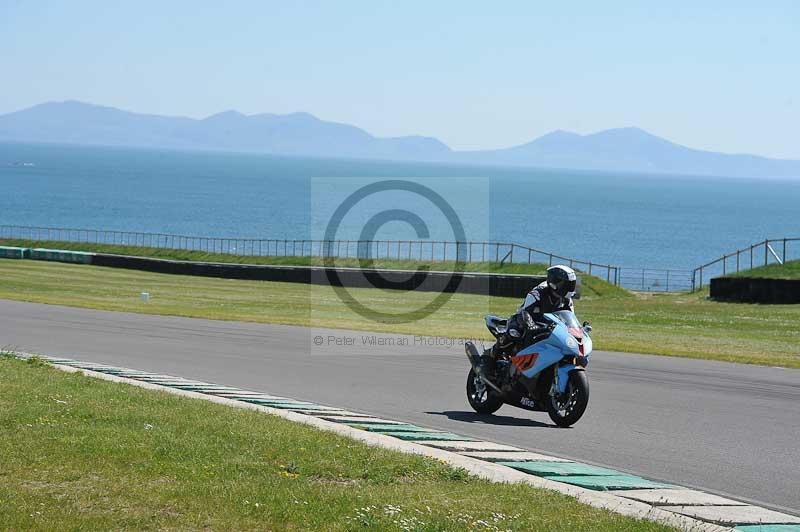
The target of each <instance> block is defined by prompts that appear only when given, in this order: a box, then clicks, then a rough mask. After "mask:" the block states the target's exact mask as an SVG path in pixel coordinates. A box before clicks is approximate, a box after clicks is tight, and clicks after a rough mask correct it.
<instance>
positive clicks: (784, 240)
mask: <svg viewBox="0 0 800 532" xmlns="http://www.w3.org/2000/svg"><path fill="white" fill-rule="evenodd" d="M783 263H784V264H786V239H785V238H784V239H783Z"/></svg>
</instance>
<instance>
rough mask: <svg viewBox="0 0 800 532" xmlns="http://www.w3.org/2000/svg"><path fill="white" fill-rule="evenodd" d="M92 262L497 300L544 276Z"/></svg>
mask: <svg viewBox="0 0 800 532" xmlns="http://www.w3.org/2000/svg"><path fill="white" fill-rule="evenodd" d="M92 264H94V265H95V266H106V267H111V268H127V269H132V270H142V271H149V272H155V273H169V274H177V275H195V276H202V277H220V278H224V279H243V280H252V281H273V282H283V283H304V284H316V285H323V286H341V287H346V288H382V289H389V290H405V291H409V290H418V291H422V292H457V293H463V294H479V295H491V296H497V297H524V296H525V294H527V292H528V291H529V290H530V289H531V288H533V287H534V286H536V285H537V284H539V283H540V282H542V281H543V280H544V277H542V276H535V275H502V274H492V273H473V272H469V273H468V272H463V273H459V272H436V271H429V272H413V271H408V270H379V269H366V268H364V269H362V268H326V267H323V266H275V265H261V264H259V265H256V264H228V263H220V262H196V261H180V260H168V259H156V258H150V257H133V256H129V255H111V254H107V253H95V254H94V255H93V257H92Z"/></svg>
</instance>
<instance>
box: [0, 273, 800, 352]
mask: <svg viewBox="0 0 800 532" xmlns="http://www.w3.org/2000/svg"><path fill="white" fill-rule="evenodd" d="M612 288H614V287H612ZM143 291H146V292H149V293H150V294H151V299H150V301H149V302H147V303H144V302H142V301H141V300H140V299H139V294H140V293H141V292H143ZM349 292H350V293H351V294H352V295H353V297H355V298H356V299H357V300H358V301H360V302H362V303H363V304H365V305H367V306H369V307H372V308H379V309H383V310H385V309H391V311H392V312H398V313H399V312H411V313H412V314H414V312H415V309H419V308H422V307H423V306H424V305H425V304H426V303H428V302H430V300H431V298H432V297H433V294H431V293H424V292H398V291H389V290H376V289H349ZM0 298H4V299H15V300H22V301H32V302H38V303H51V304H59V305H70V306H77V307H86V308H97V309H105V310H118V311H129V312H140V313H145V314H163V315H176V316H188V317H201V318H211V319H222V320H239V321H251V322H262V323H283V324H289V325H310V324H313V325H314V326H318V327H332V328H342V329H355V330H367V331H387V332H398V333H408V334H420V335H431V336H450V337H456V338H458V337H471V338H475V337H478V338H480V337H484V338H487V339H488V333H487V332H486V330H485V327H484V325H483V319H482V316H483V315H484V314H486V313H490V312H491V313H497V314H500V315H508V314H510V313H512V312H513V311H514V310H515V309H516V308H517V306H518V305H519V303H520V300H518V299H514V298H492V297H484V296H478V295H471V294H455V295H453V297H452V298H451V299H450V300H449V301H447V303H445V304H444V306H442V307H441V308H440V309H439V310H438V311H436V312H434V313H433V314H431V315H423V314H421V313H418V312H417V313H416V314H415V316H416V317H417V318H418V320H417V321H414V322H411V323H401V324H386V323H380V322H377V321H373V320H370V319H368V318H364V317H362V316H360V315H359V314H357V313H355V312H353V311H351V310H350V309H349V308H348V307H347V306H345V305H344V304H343V303H342V301H341V300H340V299H339V297H338V296H337V294H336V293H335V292H334V291H333V290H332V289H331V288H328V287H324V286H310V285H302V284H293V283H270V282H259V281H239V280H229V279H215V278H203V277H188V276H179V275H165V274H156V273H149V272H140V271H133V270H121V269H112V268H101V267H96V266H83V265H72V264H57V263H48V262H40V261H29V260H10V259H0ZM577 310H578V314H579V316H580V317H581V318H582V319H586V320H589V321H591V322H592V324H593V325H594V327H595V331H594V333H593V337H594V339H595V346H596V348H597V349H605V350H614V351H628V352H641V353H654V354H663V355H673V356H683V357H692V358H705V359H714V360H724V361H730V362H744V363H753V364H766V365H778V366H787V367H793V368H800V327H798V325H797V324H798V323H800V305H769V306H764V305H748V304H738V303H720V302H715V301H711V300H709V299H708V293H707V292H698V293H694V294H661V295H655V294H647V295H638V294H637V295H633V294H629V293H627V292H624V291H623V292H621V293H620V291H617V290H610V291H609V292H608V293H586V294H585V297H583V298H582V299H581V300H580V301H578V302H577Z"/></svg>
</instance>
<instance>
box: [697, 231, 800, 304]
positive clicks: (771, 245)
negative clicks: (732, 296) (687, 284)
mask: <svg viewBox="0 0 800 532" xmlns="http://www.w3.org/2000/svg"><path fill="white" fill-rule="evenodd" d="M793 242H800V237H798V238H767V239H766V240H764V241H763V242H758V243H757V244H752V245H750V246H748V247H746V248H742V249H737V250H736V251H734V252H733V253H729V254H727V255H723V256H722V257H720V258H718V259H716V260H712V261H711V262H708V263H706V264H703V265H702V266H698V267H697V268H695V269H694V270H692V291H695V290H700V289H701V288H703V286H705V285H707V284H708V283H709V282H710V281H711V278H712V277H717V276H720V275H727V274H728V273H738V272H741V271H746V270H751V269H753V268H758V267H759V266H767V265H769V264H784V263H785V262H786V261H787V260H795V259H800V246H798V245H796V244H792V243H793ZM793 251H794V255H793V254H792V252H793Z"/></svg>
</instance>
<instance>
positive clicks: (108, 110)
mask: <svg viewBox="0 0 800 532" xmlns="http://www.w3.org/2000/svg"><path fill="white" fill-rule="evenodd" d="M0 141H18V142H55V143H70V144H98V145H112V146H138V147H153V148H181V149H214V150H234V151H252V152H262V153H273V154H282V155H312V156H320V157H349V158H368V159H393V160H401V161H441V162H448V163H466V164H487V165H513V166H537V167H551V168H578V169H589V170H605V171H630V172H644V173H669V174H692V175H719V176H733V177H738V176H753V177H796V178H800V161H789V160H777V159H767V158H765V157H758V156H755V155H731V154H724V153H715V152H709V151H702V150H695V149H691V148H687V147H686V146H681V145H680V144H675V143H673V142H670V141H668V140H665V139H662V138H659V137H656V136H655V135H652V134H650V133H648V132H646V131H643V130H641V129H638V128H621V129H609V130H606V131H600V132H598V133H593V134H591V135H578V134H576V133H570V132H567V131H553V132H552V133H548V134H547V135H544V136H542V137H540V138H538V139H536V140H533V141H531V142H529V143H526V144H522V145H520V146H514V147H511V148H506V149H501V150H485V151H470V152H456V151H453V150H451V149H450V148H449V147H448V146H447V145H445V144H444V143H443V142H441V141H439V140H437V139H435V138H431V137H422V136H409V137H394V138H379V137H374V136H372V135H370V134H369V133H367V132H366V131H364V130H363V129H360V128H358V127H355V126H352V125H348V124H339V123H335V122H327V121H324V120H320V119H318V118H316V117H315V116H313V115H310V114H308V113H292V114H288V115H275V114H256V115H243V114H241V113H238V112H236V111H226V112H223V113H219V114H215V115H212V116H209V117H208V118H204V119H202V120H197V119H192V118H182V117H167V116H156V115H146V114H138V113H131V112H127V111H121V110H119V109H115V108H112V107H102V106H98V105H91V104H87V103H82V102H75V101H67V102H50V103H44V104H41V105H37V106H34V107H31V108H29V109H24V110H22V111H17V112H14V113H9V114H6V115H0Z"/></svg>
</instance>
